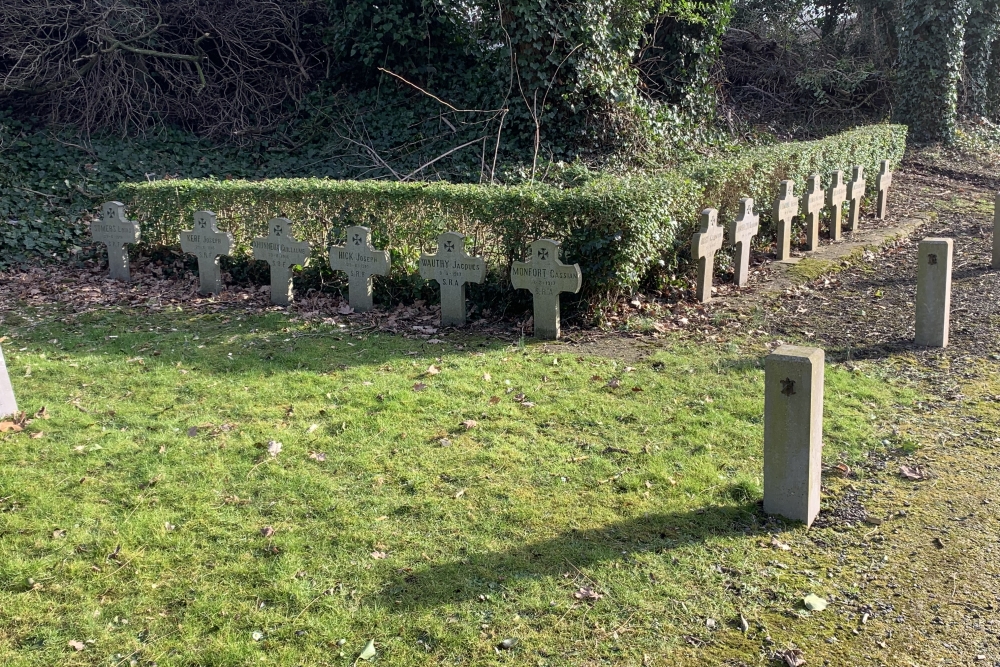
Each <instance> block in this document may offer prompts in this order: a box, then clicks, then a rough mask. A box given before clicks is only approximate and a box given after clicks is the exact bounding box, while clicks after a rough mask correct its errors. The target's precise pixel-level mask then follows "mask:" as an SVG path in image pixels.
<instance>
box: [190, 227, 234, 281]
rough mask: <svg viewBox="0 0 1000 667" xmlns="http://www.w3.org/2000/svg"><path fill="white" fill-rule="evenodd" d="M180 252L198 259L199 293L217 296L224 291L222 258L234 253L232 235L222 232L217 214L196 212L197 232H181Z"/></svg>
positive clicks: (195, 228)
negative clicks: (221, 256) (220, 260)
mask: <svg viewBox="0 0 1000 667" xmlns="http://www.w3.org/2000/svg"><path fill="white" fill-rule="evenodd" d="M181 250H183V251H184V252H189V253H191V254H192V255H194V256H196V257H197V258H198V292H199V293H201V294H218V293H219V292H221V291H222V272H221V271H220V270H219V255H228V254H229V253H231V252H232V251H233V235H232V234H230V233H229V232H220V231H219V228H218V227H217V226H216V219H215V214H214V213H212V212H211V211H195V214H194V229H192V230H191V231H182V232H181Z"/></svg>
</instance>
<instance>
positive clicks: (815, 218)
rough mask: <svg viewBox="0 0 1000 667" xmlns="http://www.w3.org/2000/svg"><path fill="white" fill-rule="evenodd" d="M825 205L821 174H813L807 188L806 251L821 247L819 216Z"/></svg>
mask: <svg viewBox="0 0 1000 667" xmlns="http://www.w3.org/2000/svg"><path fill="white" fill-rule="evenodd" d="M824 203H825V197H824V194H823V186H822V185H821V184H820V179H819V174H813V175H812V176H810V177H809V186H808V187H807V188H806V250H815V249H816V248H818V247H819V214H820V211H822V210H823V204H824Z"/></svg>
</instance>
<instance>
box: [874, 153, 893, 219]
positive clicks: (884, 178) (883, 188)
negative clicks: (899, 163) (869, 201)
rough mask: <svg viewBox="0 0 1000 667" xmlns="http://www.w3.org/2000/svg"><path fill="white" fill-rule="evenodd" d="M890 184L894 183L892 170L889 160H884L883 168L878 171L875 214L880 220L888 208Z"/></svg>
mask: <svg viewBox="0 0 1000 667" xmlns="http://www.w3.org/2000/svg"><path fill="white" fill-rule="evenodd" d="M890 185H892V172H891V171H889V161H888V160H882V168H881V169H880V170H879V172H878V202H877V204H876V206H875V211H876V213H875V214H876V216H877V217H878V219H879V220H881V219H883V218H885V215H886V211H887V209H888V200H889V186H890Z"/></svg>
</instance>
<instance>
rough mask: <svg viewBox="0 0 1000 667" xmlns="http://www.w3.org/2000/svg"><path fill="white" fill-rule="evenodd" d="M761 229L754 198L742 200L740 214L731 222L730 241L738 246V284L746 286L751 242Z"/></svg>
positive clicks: (736, 275)
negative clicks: (755, 210)
mask: <svg viewBox="0 0 1000 667" xmlns="http://www.w3.org/2000/svg"><path fill="white" fill-rule="evenodd" d="M759 230H760V216H759V215H757V214H756V213H754V212H753V199H752V198H750V197H744V198H743V199H741V200H740V214H739V216H737V218H736V219H735V220H733V221H732V222H731V223H730V224H729V243H730V244H732V245H733V246H734V247H735V248H736V272H735V278H736V284H737V285H738V286H740V287H746V284H747V279H748V278H749V276H750V243H751V241H752V240H753V237H755V236H757V232H758V231H759Z"/></svg>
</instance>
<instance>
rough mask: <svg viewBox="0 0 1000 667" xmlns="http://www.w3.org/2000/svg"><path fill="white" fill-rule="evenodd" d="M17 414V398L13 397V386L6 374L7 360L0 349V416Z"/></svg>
mask: <svg viewBox="0 0 1000 667" xmlns="http://www.w3.org/2000/svg"><path fill="white" fill-rule="evenodd" d="M16 414H17V400H16V399H15V398H14V388H13V387H11V386H10V375H8V374H7V362H6V361H4V358H3V350H0V417H9V416H11V415H16Z"/></svg>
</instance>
